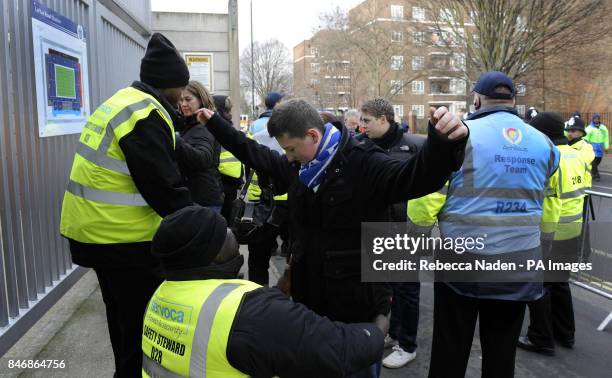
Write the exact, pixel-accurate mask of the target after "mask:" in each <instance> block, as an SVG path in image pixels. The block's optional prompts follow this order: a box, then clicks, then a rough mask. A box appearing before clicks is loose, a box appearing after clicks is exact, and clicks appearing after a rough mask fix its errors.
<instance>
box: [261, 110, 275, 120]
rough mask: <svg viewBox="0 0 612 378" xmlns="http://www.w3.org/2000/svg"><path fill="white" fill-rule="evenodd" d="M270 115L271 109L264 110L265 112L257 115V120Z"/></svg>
mask: <svg viewBox="0 0 612 378" xmlns="http://www.w3.org/2000/svg"><path fill="white" fill-rule="evenodd" d="M271 115H272V109H266V111H265V112H263V113H261V114H260V115H259V118H265V117H270V116H271Z"/></svg>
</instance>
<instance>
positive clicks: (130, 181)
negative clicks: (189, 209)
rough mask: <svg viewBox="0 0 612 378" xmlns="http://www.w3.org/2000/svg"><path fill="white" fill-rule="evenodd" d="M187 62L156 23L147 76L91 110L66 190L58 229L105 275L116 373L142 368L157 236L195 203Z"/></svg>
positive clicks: (78, 255) (83, 260)
mask: <svg viewBox="0 0 612 378" xmlns="http://www.w3.org/2000/svg"><path fill="white" fill-rule="evenodd" d="M188 81H189V71H188V70H187V66H186V65H185V62H184V61H183V58H181V56H180V54H179V53H178V52H177V51H176V49H175V48H174V46H173V45H172V43H171V42H170V41H169V40H167V39H166V38H165V37H164V36H163V35H161V34H159V33H156V34H154V35H153V36H152V37H151V40H150V41H149V44H148V46H147V50H146V52H145V56H144V58H142V62H141V65H140V81H135V82H134V83H133V84H132V85H131V86H129V87H127V88H124V89H121V90H119V91H118V92H117V93H115V94H114V95H113V96H112V97H111V98H109V99H108V100H106V101H105V102H104V103H103V104H102V105H100V107H98V109H96V111H95V112H94V113H93V114H92V115H91V117H89V119H88V121H87V124H86V125H85V128H84V129H83V132H82V133H81V137H80V139H79V144H78V147H77V152H76V155H75V157H74V162H73V164H72V170H71V172H70V180H69V182H68V188H67V189H66V193H65V194H64V201H63V204H62V214H61V225H60V232H61V234H62V235H63V236H64V237H65V238H67V239H68V242H69V244H70V252H71V254H72V261H73V262H74V263H75V264H78V265H81V266H85V267H90V268H93V269H94V271H95V272H96V275H97V277H98V281H99V282H100V290H101V292H102V299H103V300H104V304H105V305H106V317H107V321H108V330H109V333H110V339H111V345H112V347H113V354H114V356H115V374H116V376H118V377H134V376H137V375H139V374H140V370H141V362H142V356H141V352H140V331H141V329H142V317H143V314H144V312H145V309H146V305H147V301H148V300H149V299H150V297H151V294H152V293H153V292H154V291H155V289H156V288H157V286H159V284H160V283H161V279H159V278H158V277H157V276H155V275H154V274H153V268H154V267H155V264H154V259H153V258H152V256H151V254H150V249H151V239H152V238H153V234H154V233H155V230H156V229H157V227H158V226H159V224H160V222H161V220H162V217H164V216H166V215H168V214H171V213H172V212H174V211H176V210H178V209H180V208H182V207H185V206H189V205H191V204H192V203H193V202H192V200H191V196H190V194H189V190H188V189H187V188H186V187H182V186H181V182H182V179H181V175H180V172H179V170H178V166H177V163H176V162H175V161H174V156H175V134H174V132H175V130H174V126H173V124H174V122H175V120H176V119H177V118H176V117H177V114H176V109H177V105H178V102H179V99H180V96H181V91H182V89H183V87H184V86H185V85H187V82H188Z"/></svg>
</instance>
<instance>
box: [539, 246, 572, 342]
mask: <svg viewBox="0 0 612 378" xmlns="http://www.w3.org/2000/svg"><path fill="white" fill-rule="evenodd" d="M580 243H581V236H579V237H576V238H573V239H568V240H555V241H554V242H553V244H552V255H551V260H552V261H554V262H570V263H571V262H575V261H577V258H578V250H579V248H580ZM569 276H570V274H569V272H568V271H558V272H554V273H553V274H550V273H549V274H548V275H545V277H553V278H554V279H552V280H549V282H545V283H544V288H545V289H546V291H545V293H544V296H543V297H542V298H540V299H538V300H537V301H534V302H529V304H528V305H529V328H528V330H527V337H528V338H529V340H530V341H531V342H532V343H534V344H536V345H540V346H544V347H549V348H553V347H554V346H555V343H554V340H555V339H556V340H559V341H560V342H561V343H563V344H566V345H567V344H570V345H571V344H574V332H575V330H576V327H575V323H574V305H573V303H572V292H571V291H570V287H569V284H568V282H567V281H568V280H569Z"/></svg>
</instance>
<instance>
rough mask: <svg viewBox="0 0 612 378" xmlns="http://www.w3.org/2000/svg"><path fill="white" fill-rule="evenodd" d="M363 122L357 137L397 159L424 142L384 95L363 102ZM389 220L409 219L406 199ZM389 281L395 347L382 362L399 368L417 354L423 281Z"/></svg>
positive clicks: (391, 333) (387, 343)
mask: <svg viewBox="0 0 612 378" xmlns="http://www.w3.org/2000/svg"><path fill="white" fill-rule="evenodd" d="M347 114H348V112H347ZM361 122H362V124H363V128H364V130H365V133H364V134H360V135H359V136H357V139H359V140H362V139H366V138H369V139H370V140H371V141H372V142H374V143H375V144H376V145H377V146H378V147H380V148H382V149H383V150H385V151H386V152H387V153H388V154H389V156H391V157H392V158H394V159H398V160H407V159H409V158H410V157H412V156H414V155H416V154H417V152H418V150H419V149H420V148H422V146H423V143H425V138H424V137H421V136H417V135H413V134H408V133H404V130H403V129H402V128H401V127H400V125H399V124H398V123H397V122H396V121H395V114H394V111H393V106H392V105H391V103H389V101H387V100H385V99H383V98H376V99H374V100H370V101H366V102H365V103H364V104H363V105H362V106H361ZM387 221H388V222H402V223H405V222H406V201H400V202H397V203H395V204H393V205H391V206H389V217H388V219H387ZM398 232H403V231H402V230H398ZM390 285H391V289H392V290H393V299H392V302H391V327H390V329H389V335H388V336H387V337H386V338H385V347H392V349H393V352H392V353H391V354H390V355H388V356H387V357H385V359H384V360H383V362H382V363H383V366H385V367H387V368H400V367H402V366H404V365H406V364H407V363H409V362H410V361H412V360H414V359H415V358H416V348H417V344H416V338H417V328H418V325H419V295H420V288H421V284H420V283H419V282H391V283H390Z"/></svg>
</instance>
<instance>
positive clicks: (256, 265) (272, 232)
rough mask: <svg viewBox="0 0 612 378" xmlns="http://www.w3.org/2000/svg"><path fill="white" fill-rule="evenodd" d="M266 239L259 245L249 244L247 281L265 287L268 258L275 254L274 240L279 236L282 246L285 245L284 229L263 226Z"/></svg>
mask: <svg viewBox="0 0 612 378" xmlns="http://www.w3.org/2000/svg"><path fill="white" fill-rule="evenodd" d="M264 227H265V233H266V238H265V239H264V240H262V241H261V242H259V243H249V244H248V248H249V263H248V264H249V281H253V282H255V283H258V284H260V285H262V286H267V285H268V283H269V282H268V281H269V274H268V269H269V268H270V257H272V254H273V253H274V252H276V250H277V248H278V243H277V242H276V238H277V237H278V236H279V235H280V237H281V239H282V240H283V244H285V243H287V234H286V228H285V227H281V228H278V227H274V226H271V225H269V224H265V225H264Z"/></svg>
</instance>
